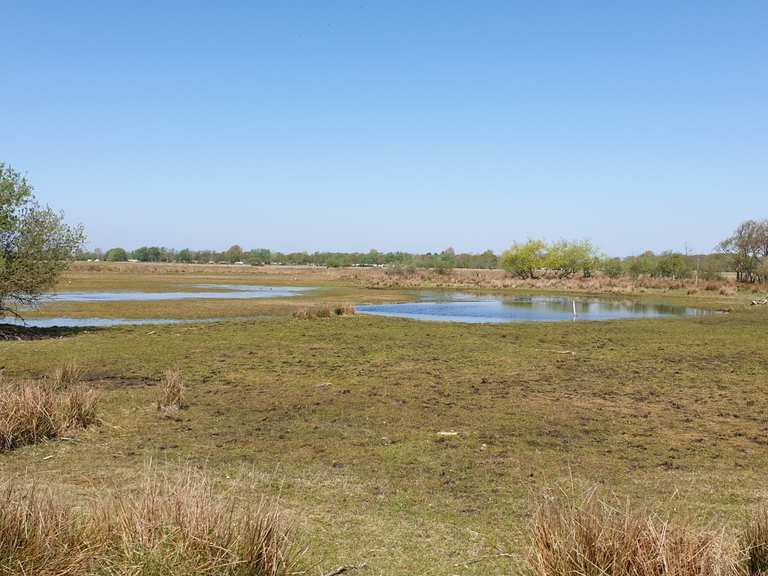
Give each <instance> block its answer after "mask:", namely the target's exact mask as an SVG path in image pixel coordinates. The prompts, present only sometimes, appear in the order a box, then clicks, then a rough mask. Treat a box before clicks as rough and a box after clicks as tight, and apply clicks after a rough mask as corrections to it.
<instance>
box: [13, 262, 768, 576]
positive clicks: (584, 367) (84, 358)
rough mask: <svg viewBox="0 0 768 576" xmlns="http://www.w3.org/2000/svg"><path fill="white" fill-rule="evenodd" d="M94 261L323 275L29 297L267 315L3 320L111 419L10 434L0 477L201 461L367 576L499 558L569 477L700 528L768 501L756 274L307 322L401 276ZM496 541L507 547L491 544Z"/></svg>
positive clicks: (767, 386)
mask: <svg viewBox="0 0 768 576" xmlns="http://www.w3.org/2000/svg"><path fill="white" fill-rule="evenodd" d="M92 268H93V269H91V270H88V269H79V270H78V269H76V270H74V271H73V272H71V273H70V274H68V275H67V276H66V277H65V278H64V279H63V281H62V284H61V289H62V290H89V289H109V290H121V289H123V290H164V289H168V288H174V289H176V288H177V285H178V284H180V283H184V284H187V283H189V284H193V283H212V282H220V283H245V284H289V285H294V286H300V285H304V286H317V287H319V288H321V289H320V290H315V291H312V292H310V293H307V294H305V295H301V296H297V297H292V298H285V299H275V300H247V301H243V300H227V301H224V300H217V301H215V300H210V301H193V300H187V301H177V302H112V303H57V304H55V305H52V306H51V307H50V308H46V309H44V310H42V311H40V312H36V313H35V314H47V315H51V316H62V315H67V316H75V317H78V316H79V317H121V318H131V317H133V318H161V317H163V318H165V317H172V318H190V319H194V318H211V317H243V316H256V317H259V319H258V320H248V321H242V320H233V321H227V322H217V323H212V324H185V325H175V326H137V327H120V328H112V329H92V330H80V331H71V332H62V333H57V334H56V336H57V337H55V338H42V339H35V340H27V341H25V340H15V339H14V340H7V341H0V370H2V373H3V374H4V375H5V376H6V377H11V378H35V377H40V376H43V375H45V374H50V373H51V372H52V371H53V370H54V369H55V368H56V367H58V366H61V365H64V364H66V363H67V362H71V361H76V362H77V364H78V365H79V366H80V368H81V369H82V370H84V372H85V379H86V381H87V382H88V384H90V385H91V386H92V387H94V388H96V389H97V390H98V391H100V393H101V401H100V409H99V415H100V417H101V419H102V421H103V422H102V424H101V425H100V426H96V427H89V428H88V429H86V430H84V431H81V432H79V433H77V434H76V435H74V436H73V437H72V438H71V439H68V440H64V441H62V440H58V441H51V442H48V443H42V444H36V445H30V446H24V447H21V448H18V449H16V450H13V451H10V452H5V453H0V476H1V479H2V480H10V479H20V478H29V477H32V478H34V480H35V481H36V482H38V483H42V484H46V485H51V486H54V487H55V488H56V490H57V491H60V492H61V493H65V494H67V495H68V497H69V498H72V499H77V498H87V497H89V496H92V495H93V494H96V493H99V494H101V493H113V492H114V493H117V494H121V493H126V492H127V491H130V490H131V489H134V488H136V487H138V486H139V485H140V484H141V481H142V474H143V470H144V469H145V467H146V465H147V462H148V460H150V459H151V460H152V461H153V463H154V464H153V465H154V466H159V467H161V468H167V469H174V468H176V467H187V466H189V465H190V464H191V465H193V466H199V467H201V468H204V469H205V470H206V472H207V473H208V475H209V476H210V478H211V479H212V481H213V482H214V485H215V487H216V489H217V490H220V491H222V492H227V493H233V492H235V493H236V492H237V491H238V490H239V489H240V488H241V487H244V486H246V485H247V486H248V487H249V489H251V488H252V487H253V486H254V485H255V486H256V487H257V488H258V489H259V491H260V492H261V493H262V494H264V495H267V496H275V497H278V496H279V499H280V506H281V508H283V509H284V510H286V511H287V513H288V515H289V516H290V517H291V518H292V519H293V520H294V521H295V523H296V526H297V536H298V537H299V538H300V539H301V541H302V543H303V545H305V546H306V547H307V548H308V550H307V553H306V555H305V558H306V559H307V564H308V569H309V573H311V574H321V573H322V574H324V573H327V572H329V571H330V570H332V569H333V568H334V567H336V566H338V565H342V564H362V563H366V564H367V568H366V570H367V572H365V574H387V575H390V574H397V575H413V574H430V575H431V574H435V575H437V574H441V575H442V574H477V575H479V574H483V575H487V574H508V573H510V572H511V571H512V570H513V569H514V567H515V566H516V565H517V564H518V563H519V559H518V558H515V555H516V554H519V555H520V557H522V556H523V555H524V553H525V546H526V538H527V534H526V526H527V525H528V522H529V520H530V517H531V514H532V512H533V510H534V509H535V506H536V503H537V501H538V500H539V498H541V496H542V495H543V494H546V493H547V491H549V490H552V489H554V488H556V487H558V486H568V487H573V488H574V489H575V490H577V491H578V490H582V489H587V488H590V487H593V486H600V487H601V488H600V489H601V490H602V491H603V492H604V493H605V494H606V495H613V496H615V497H617V498H619V499H622V498H631V500H632V502H633V503H634V504H635V506H636V507H648V508H651V509H655V510H660V511H662V512H665V513H666V512H669V513H673V514H674V515H675V516H677V517H682V518H684V519H686V521H690V522H692V523H694V524H696V525H701V526H709V525H722V524H723V523H728V524H738V523H739V522H740V521H741V519H742V516H743V515H744V513H745V511H747V510H749V509H751V508H752V507H754V506H756V505H758V504H759V503H761V502H763V503H764V502H765V501H766V500H768V490H767V489H766V482H765V478H766V476H767V475H768V410H766V408H767V406H768V404H767V402H766V398H767V396H766V395H767V394H768V346H766V343H768V307H766V306H749V305H748V300H749V299H751V298H752V294H751V293H744V294H741V293H739V294H735V295H733V294H730V293H726V294H721V293H720V291H711V292H710V291H703V290H702V291H700V292H698V293H696V294H691V295H689V294H688V293H687V291H688V290H687V289H686V288H685V287H678V288H675V289H673V290H654V289H648V290H647V291H646V293H644V294H642V295H641V296H642V297H643V298H645V299H647V300H649V301H651V300H652V301H658V302H670V303H675V304H680V303H682V304H687V305H691V306H702V307H707V308H712V309H723V308H727V309H729V310H730V312H729V313H727V314H718V315H712V316H706V317H692V318H675V319H660V320H655V319H652V320H629V321H615V322H594V323H592V322H585V323H576V324H573V323H552V324H534V323H523V324H502V325H468V324H439V323H422V322H416V321H411V320H402V319H393V318H383V317H373V316H363V315H353V316H338V317H336V316H334V317H331V318H311V319H304V318H301V317H299V318H297V317H294V313H295V312H296V310H297V309H299V308H301V307H307V306H317V305H320V304H323V303H333V304H354V303H363V302H366V303H375V302H391V301H400V300H403V299H407V298H409V296H407V295H405V294H404V293H403V292H401V291H399V290H398V289H397V288H390V289H384V288H383V287H381V288H379V289H372V288H371V287H369V283H367V282H366V281H365V280H364V278H363V279H362V280H361V278H362V277H355V275H361V274H365V272H364V271H354V272H347V273H337V275H335V276H334V275H332V274H331V273H328V272H326V271H321V270H309V271H306V272H301V271H296V270H291V271H288V272H280V273H273V272H269V271H261V270H259V269H251V268H248V269H244V270H242V271H238V272H233V271H232V269H231V268H225V267H222V268H221V269H216V268H214V267H211V268H202V269H195V268H194V267H187V270H186V271H181V268H172V267H171V268H163V267H155V268H149V267H147V268H146V269H144V270H142V269H141V268H140V267H135V266H134V267H126V268H125V269H122V270H121V269H118V268H113V269H110V268H108V267H106V266H105V267H104V269H99V268H98V267H96V266H93V267H92ZM344 274H346V275H344ZM376 274H379V272H378V271H377V272H376ZM494 288H495V287H494ZM539 289H541V288H539ZM33 315H34V314H33ZM168 369H178V370H180V371H181V373H182V374H183V376H184V380H185V383H186V402H187V403H188V406H187V407H186V408H184V409H182V410H179V411H178V412H176V413H174V414H172V415H170V416H169V415H168V414H165V413H163V412H161V411H158V409H157V397H158V394H159V390H160V386H161V382H162V380H163V375H164V373H165V371H166V370H168ZM569 489H570V488H569ZM499 550H503V551H504V552H505V553H509V554H511V557H510V556H508V555H506V554H505V555H501V556H497V557H493V558H491V557H492V556H494V555H496V554H498V551H499ZM476 560H482V561H478V562H475V561H476Z"/></svg>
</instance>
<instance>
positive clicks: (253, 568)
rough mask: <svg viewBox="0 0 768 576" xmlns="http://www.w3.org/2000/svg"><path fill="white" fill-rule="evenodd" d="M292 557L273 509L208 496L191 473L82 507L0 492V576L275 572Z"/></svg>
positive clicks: (24, 491)
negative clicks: (134, 492) (18, 575)
mask: <svg viewBox="0 0 768 576" xmlns="http://www.w3.org/2000/svg"><path fill="white" fill-rule="evenodd" d="M299 556H300V554H298V553H297V552H296V550H295V548H294V546H293V544H292V542H291V530H290V529H289V528H288V527H287V526H286V523H285V522H284V521H283V519H282V516H281V514H280V513H279V512H278V511H277V509H276V508H275V507H274V506H267V505H266V504H265V502H264V501H261V502H259V503H258V504H256V505H255V506H254V505H252V504H251V503H249V502H241V501H238V500H236V499H235V498H232V497H216V496H214V494H213V492H212V489H211V485H210V483H209V482H208V481H207V479H206V478H205V477H203V476H201V475H199V474H195V473H193V472H191V471H187V472H186V473H185V474H183V475H181V476H179V477H177V478H173V479H169V478H168V477H160V476H158V475H156V474H146V476H145V481H144V485H143V490H142V493H141V494H140V495H138V496H137V495H125V496H124V497H122V498H119V497H114V496H112V497H108V498H102V499H100V500H97V501H95V502H93V503H91V504H90V505H87V506H75V505H72V504H69V503H67V502H65V501H64V500H63V499H62V498H61V497H57V496H56V495H54V494H52V493H51V492H50V491H48V490H44V489H40V488H39V487H31V488H20V487H16V486H6V487H4V488H3V489H2V492H1V493H0V575H2V576H11V575H17V574H35V575H36V576H60V575H63V574H66V575H68V576H86V575H87V576H93V575H102V574H103V575H110V576H129V575H131V576H133V575H160V574H174V575H177V574H178V575H192V574H194V575H200V576H205V575H211V576H212V575H217V576H219V575H220V576H281V575H285V574H290V573H293V572H294V570H295V568H296V563H297V561H298V558H299Z"/></svg>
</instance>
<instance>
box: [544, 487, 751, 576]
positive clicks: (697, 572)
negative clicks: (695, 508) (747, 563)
mask: <svg viewBox="0 0 768 576" xmlns="http://www.w3.org/2000/svg"><path fill="white" fill-rule="evenodd" d="M531 530H532V536H531V540H532V542H531V551H530V556H529V564H530V568H531V572H532V573H533V574H535V575H536V576H593V575H594V576H597V575H601V576H737V575H739V574H743V567H742V565H741V555H740V553H739V551H738V548H737V544H736V542H735V539H728V538H727V537H726V536H725V535H724V534H719V533H713V532H705V531H701V532H699V531H694V530H691V529H688V528H686V527H683V526H680V525H676V524H673V523H671V522H670V521H668V520H665V519H661V518H657V517H654V516H650V515H642V514H638V513H635V512H633V511H632V510H630V509H629V508H626V509H617V508H614V507H611V506H609V505H608V504H606V503H605V502H599V501H597V500H596V499H595V498H594V496H593V495H590V496H589V497H588V498H586V499H585V500H584V501H582V502H575V501H574V500H572V499H567V498H566V499H563V500H559V499H558V500H556V501H555V502H553V503H549V504H547V505H545V506H543V507H542V508H541V509H540V510H539V511H538V512H537V513H536V515H535V517H534V520H533V523H532V527H531Z"/></svg>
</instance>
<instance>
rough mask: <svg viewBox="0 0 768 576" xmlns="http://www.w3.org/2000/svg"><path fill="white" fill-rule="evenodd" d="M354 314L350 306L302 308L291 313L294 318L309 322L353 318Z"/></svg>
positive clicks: (352, 307) (353, 308)
mask: <svg viewBox="0 0 768 576" xmlns="http://www.w3.org/2000/svg"><path fill="white" fill-rule="evenodd" d="M355 313H356V311H355V307H354V306H353V305H352V304H335V305H326V306H304V307H302V308H299V309H298V310H296V311H295V312H294V313H293V317H294V318H299V319H301V320H311V319H313V318H331V317H333V316H353V315H354V314H355Z"/></svg>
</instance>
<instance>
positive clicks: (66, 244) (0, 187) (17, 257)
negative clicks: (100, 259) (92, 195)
mask: <svg viewBox="0 0 768 576" xmlns="http://www.w3.org/2000/svg"><path fill="white" fill-rule="evenodd" d="M33 192H34V190H33V188H32V186H30V184H29V183H28V182H27V180H26V178H24V177H23V176H22V175H21V174H19V173H18V172H16V171H15V170H14V169H13V168H11V167H10V166H7V165H6V164H3V163H0V316H2V315H3V314H4V313H8V312H9V313H11V314H14V315H18V314H19V309H20V308H21V307H25V306H34V305H35V304H37V303H38V302H39V300H40V297H41V296H42V295H43V293H44V292H46V291H47V290H50V289H51V288H53V286H54V285H55V284H56V281H57V280H58V278H59V275H60V274H61V273H62V272H63V271H64V270H65V269H66V267H67V265H68V264H69V260H70V259H72V258H74V256H75V255H76V254H77V252H78V250H80V248H81V247H82V244H83V241H84V239H85V235H84V233H83V229H82V227H81V226H75V227H72V226H68V225H67V224H65V223H64V217H63V215H62V214H61V213H60V212H54V211H53V210H51V209H50V208H48V207H47V206H46V207H43V206H40V205H39V204H38V203H37V201H36V200H35V197H34V194H33Z"/></svg>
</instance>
